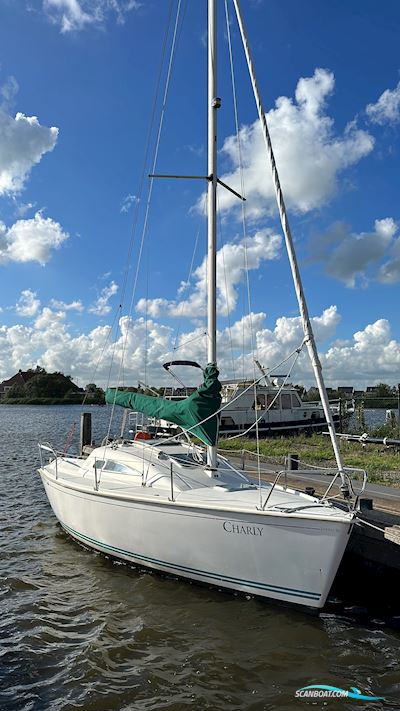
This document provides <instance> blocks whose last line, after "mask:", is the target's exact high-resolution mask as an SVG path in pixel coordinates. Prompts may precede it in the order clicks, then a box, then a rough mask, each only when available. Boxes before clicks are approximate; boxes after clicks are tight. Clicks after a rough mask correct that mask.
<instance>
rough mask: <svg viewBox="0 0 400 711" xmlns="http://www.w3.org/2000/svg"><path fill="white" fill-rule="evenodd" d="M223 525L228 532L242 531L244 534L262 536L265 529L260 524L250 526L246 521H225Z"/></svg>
mask: <svg viewBox="0 0 400 711" xmlns="http://www.w3.org/2000/svg"><path fill="white" fill-rule="evenodd" d="M222 527H223V529H224V531H226V533H240V534H242V535H244V536H262V534H263V529H262V527H260V526H250V525H249V524H244V523H234V522H233V521H224V522H223V524H222Z"/></svg>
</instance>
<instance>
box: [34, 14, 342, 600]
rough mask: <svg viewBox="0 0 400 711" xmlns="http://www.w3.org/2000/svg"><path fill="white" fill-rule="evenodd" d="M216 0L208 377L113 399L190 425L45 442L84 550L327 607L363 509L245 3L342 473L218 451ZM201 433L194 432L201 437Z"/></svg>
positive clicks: (48, 463) (60, 502) (50, 491)
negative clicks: (320, 483)
mask: <svg viewBox="0 0 400 711" xmlns="http://www.w3.org/2000/svg"><path fill="white" fill-rule="evenodd" d="M216 2H217V0H208V173H207V180H208V216H207V219H208V264H207V270H208V313H207V319H208V328H207V335H208V339H207V343H208V352H207V365H206V366H205V368H204V370H203V383H202V385H201V386H200V387H199V388H198V389H197V390H196V391H195V392H193V393H192V394H191V395H190V396H189V397H188V398H187V399H185V400H183V401H179V402H172V401H169V400H167V399H165V398H161V397H160V398H156V397H151V396H146V395H143V394H140V393H131V392H124V391H121V390H118V389H114V390H108V391H107V396H106V400H107V402H108V403H111V404H113V405H121V406H123V407H127V408H129V409H131V410H136V411H139V412H142V413H144V414H146V415H148V416H151V417H155V418H160V419H165V420H168V421H169V422H172V423H174V424H176V425H179V427H181V428H182V430H183V434H182V435H181V436H178V435H175V436H172V437H165V436H164V437H157V436H155V437H153V438H151V437H150V435H149V433H148V432H146V431H142V432H138V433H137V434H136V436H135V437H134V438H133V439H131V440H126V439H123V438H121V439H120V440H115V441H113V442H109V443H105V444H104V445H102V446H100V447H96V448H95V449H93V451H92V452H91V453H90V454H89V456H87V457H86V458H79V457H72V456H66V455H63V456H60V455H58V454H57V452H56V451H55V450H54V449H53V448H52V447H51V446H50V445H48V444H46V445H39V447H40V453H41V466H40V469H39V473H40V476H41V478H42V481H43V485H44V488H45V491H46V494H47V496H48V499H49V502H50V504H51V507H52V509H53V512H54V514H55V516H56V517H57V519H58V521H59V522H60V524H61V526H62V527H63V529H64V530H65V531H66V532H67V533H68V534H70V536H72V537H73V538H74V539H76V540H77V541H79V542H80V543H82V544H84V545H85V546H86V547H89V548H92V549H94V550H96V551H100V552H102V553H105V554H107V555H109V556H114V557H115V558H118V559H122V560H124V561H127V562H129V563H131V564H134V565H137V566H143V567H147V568H151V569H153V570H156V571H160V572H162V573H167V574H172V575H174V576H179V577H181V578H187V579H190V580H192V581H197V582H199V583H203V584H204V583H205V584H209V585H215V586H218V588H224V589H227V590H234V591H239V592H241V593H246V594H251V595H257V596H260V597H263V598H268V599H273V600H276V601H282V602H285V603H295V604H298V605H301V606H305V607H311V608H317V609H318V608H321V607H323V606H324V604H325V602H326V599H327V596H328V594H329V590H330V588H331V585H332V582H333V579H334V577H335V574H336V571H337V569H338V566H339V564H340V562H341V559H342V556H343V553H344V550H345V548H346V545H347V542H348V540H349V534H350V532H351V529H352V526H353V524H354V520H355V516H356V512H355V502H354V500H353V501H352V496H351V494H352V489H351V483H350V480H349V475H348V472H347V471H346V470H345V468H344V467H343V464H342V461H341V457H340V451H339V447H338V444H337V439H336V434H335V428H334V423H333V419H332V413H331V410H330V408H329V403H328V398H327V394H326V390H325V386H324V383H323V380H322V373H321V365H320V361H319V358H318V353H317V350H316V345H315V340H314V335H313V332H312V328H311V322H310V318H309V315H308V310H307V306H306V302H305V298H304V293H303V288H302V284H301V279H300V274H299V270H298V266H297V261H296V256H295V253H294V249H293V241H292V237H291V234H290V229H289V224H288V220H287V215H286V210H285V205H284V200H283V196H282V191H281V188H280V184H279V178H278V174H277V170H276V165H275V160H274V156H273V152H272V146H271V142H270V137H269V133H268V128H267V124H266V119H265V111H264V109H263V105H262V101H261V96H260V92H259V89H258V86H257V82H256V79H255V74H254V68H253V63H252V59H251V54H250V48H249V45H248V42H247V39H246V33H245V28H244V23H243V18H242V15H241V10H240V7H239V3H238V1H237V0H233V2H234V7H235V11H236V15H237V19H238V23H239V28H240V32H241V35H242V38H243V44H244V50H245V54H246V59H247V63H248V67H249V71H250V77H251V81H252V85H253V90H254V95H255V98H256V103H257V107H258V112H259V117H260V121H261V125H262V130H263V133H264V138H265V142H266V148H267V153H268V156H269V159H270V162H271V165H272V173H273V179H274V184H275V188H276V192H277V199H278V207H279V212H280V216H281V220H282V226H283V231H284V235H285V240H286V245H287V249H288V253H289V261H290V264H291V268H292V272H293V275H294V283H295V289H296V293H297V297H298V301H299V305H300V313H301V317H302V321H303V326H304V333H305V343H306V345H307V348H308V350H309V353H310V356H311V362H312V365H313V368H314V372H315V376H316V380H317V384H318V387H319V391H320V397H321V402H322V405H323V408H324V413H325V418H326V422H327V426H328V429H329V431H330V434H331V439H332V444H333V449H334V453H335V457H336V462H337V472H336V475H335V477H334V481H335V482H336V481H337V482H338V483H339V484H340V494H339V495H340V496H341V498H342V503H341V504H339V505H338V504H337V497H335V496H332V493H331V492H332V484H331V485H330V486H329V487H328V490H327V491H326V493H325V495H324V496H322V497H321V498H318V497H316V496H310V495H309V494H306V493H304V492H301V491H298V490H295V489H292V488H289V487H288V486H287V485H286V484H285V483H284V481H283V477H282V472H277V474H276V477H275V479H274V481H273V482H272V483H269V482H266V481H263V480H262V478H261V476H260V477H259V480H258V481H255V480H254V479H253V478H251V477H249V476H247V475H246V474H245V473H244V472H242V471H240V469H237V468H235V466H233V464H232V463H231V462H230V461H229V460H228V459H227V458H225V457H223V456H220V455H219V454H218V452H217V440H218V428H219V423H220V415H221V409H222V407H223V405H221V383H220V381H219V378H218V375H219V373H218V367H217V343H216V279H217V275H216V204H217V203H216V195H217V185H218V182H220V181H219V179H218V173H217V150H216V147H217V114H218V109H219V107H220V105H221V101H220V99H219V98H218V94H217V88H216V81H217V78H216V61H215V58H216V18H217V15H216ZM194 438H195V439H194Z"/></svg>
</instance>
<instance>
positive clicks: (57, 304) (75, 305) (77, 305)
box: [50, 299, 83, 312]
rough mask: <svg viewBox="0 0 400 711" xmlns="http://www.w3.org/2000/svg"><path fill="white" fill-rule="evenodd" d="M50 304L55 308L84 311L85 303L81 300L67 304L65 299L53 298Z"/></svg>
mask: <svg viewBox="0 0 400 711" xmlns="http://www.w3.org/2000/svg"><path fill="white" fill-rule="evenodd" d="M50 306H51V308H53V309H61V311H79V312H81V311H83V304H82V302H81V301H71V302H70V303H69V304H67V303H65V301H59V300H58V299H51V301H50Z"/></svg>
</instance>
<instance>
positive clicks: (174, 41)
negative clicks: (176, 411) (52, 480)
mask: <svg viewBox="0 0 400 711" xmlns="http://www.w3.org/2000/svg"><path fill="white" fill-rule="evenodd" d="M181 4H182V0H178V5H177V10H176V16H175V24H174V31H173V37H172V43H171V49H170V55H169V62H168V70H167V76H166V80H165V86H164V94H163V101H162V108H161V113H160V119H159V124H158V131H157V138H156V144H155V149H154V157H153V163H152V173H155V171H156V165H157V159H158V152H159V147H160V140H161V133H162V128H163V124H164V118H165V111H166V104H167V98H168V93H169V87H170V81H171V76H172V69H173V64H174V59H175V54H176V46H177V36H178V28H179V20H180V11H181ZM153 184H154V178H151V179H150V183H149V189H148V196H147V204H146V210H145V216H144V224H143V229H142V235H141V239H140V246H139V255H138V260H137V265H136V272H135V277H134V282H133V289H132V296H131V301H130V307H129V312H128V318H129V319H131V316H132V312H133V305H134V301H135V296H136V287H137V283H138V278H139V268H140V265H141V261H142V255H143V248H144V242H145V237H146V234H147V226H148V221H149V213H150V205H151V198H152V194H153ZM128 334H129V328H127V329H126V334H125V338H124V342H123V346H122V353H121V359H120V366H119V372H118V378H117V388H116V389H115V393H114V401H113V403H112V410H111V415H110V423H109V427H108V433H107V438H108V437H109V434H110V431H111V425H112V420H113V417H114V411H115V399H116V395H117V392H118V387H119V385H120V377H121V371H122V367H123V363H124V360H125V352H126V347H127V342H128Z"/></svg>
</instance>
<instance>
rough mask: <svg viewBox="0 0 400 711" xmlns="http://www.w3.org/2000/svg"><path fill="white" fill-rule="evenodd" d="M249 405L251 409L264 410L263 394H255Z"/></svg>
mask: <svg viewBox="0 0 400 711" xmlns="http://www.w3.org/2000/svg"><path fill="white" fill-rule="evenodd" d="M251 407H252V409H253V410H265V395H263V394H260V395H257V397H256V399H255V400H254V401H253V404H252V406H251Z"/></svg>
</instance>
